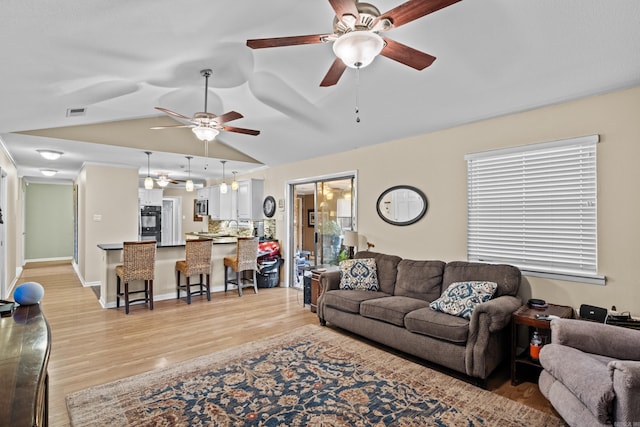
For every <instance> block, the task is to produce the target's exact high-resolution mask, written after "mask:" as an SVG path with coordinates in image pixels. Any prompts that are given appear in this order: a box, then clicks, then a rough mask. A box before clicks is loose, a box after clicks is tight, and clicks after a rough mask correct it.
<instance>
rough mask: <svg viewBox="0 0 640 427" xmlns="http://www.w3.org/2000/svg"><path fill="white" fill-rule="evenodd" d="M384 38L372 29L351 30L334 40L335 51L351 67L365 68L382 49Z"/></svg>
mask: <svg viewBox="0 0 640 427" xmlns="http://www.w3.org/2000/svg"><path fill="white" fill-rule="evenodd" d="M383 47H384V40H382V37H380V36H379V35H378V34H376V33H373V32H371V31H351V32H349V33H346V34H343V35H341V36H340V37H339V38H338V39H337V40H336V41H335V42H333V52H334V53H335V54H336V56H337V57H338V58H340V59H342V62H344V65H346V66H347V67H351V68H364V67H366V66H367V65H369V64H371V62H372V61H373V60H374V58H375V57H376V56H378V54H379V53H380V51H382V48H383Z"/></svg>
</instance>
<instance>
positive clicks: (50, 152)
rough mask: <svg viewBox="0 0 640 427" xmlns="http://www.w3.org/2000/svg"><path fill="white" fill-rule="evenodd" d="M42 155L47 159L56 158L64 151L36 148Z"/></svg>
mask: <svg viewBox="0 0 640 427" xmlns="http://www.w3.org/2000/svg"><path fill="white" fill-rule="evenodd" d="M36 151H37V152H38V153H40V155H41V156H42V157H44V158H45V159H47V160H57V159H59V158H60V156H62V155H63V154H64V153H63V152H62V151H54V150H36Z"/></svg>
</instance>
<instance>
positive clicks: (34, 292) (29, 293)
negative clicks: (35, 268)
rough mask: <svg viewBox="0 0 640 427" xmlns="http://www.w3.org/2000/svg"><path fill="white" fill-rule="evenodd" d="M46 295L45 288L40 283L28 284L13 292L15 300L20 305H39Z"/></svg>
mask: <svg viewBox="0 0 640 427" xmlns="http://www.w3.org/2000/svg"><path fill="white" fill-rule="evenodd" d="M43 295H44V288H43V287H42V285H41V284H40V283H36V282H26V283H23V284H21V285H20V286H18V287H17V288H16V290H15V291H14V292H13V299H14V300H15V301H16V302H17V303H18V304H20V305H31V304H38V303H39V302H40V300H41V299H42V296H43Z"/></svg>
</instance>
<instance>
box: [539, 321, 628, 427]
mask: <svg viewBox="0 0 640 427" xmlns="http://www.w3.org/2000/svg"><path fill="white" fill-rule="evenodd" d="M551 341H552V343H551V344H547V345H545V346H544V347H543V348H542V350H540V363H541V365H542V367H543V368H544V369H543V370H542V373H541V374H540V378H539V381H538V385H539V387H540V391H541V392H542V394H543V395H544V396H545V397H546V398H547V399H549V401H550V402H551V404H552V405H553V407H554V408H555V409H556V411H558V413H559V414H560V415H561V416H562V418H564V420H565V421H566V422H567V423H568V424H569V425H571V426H581V427H582V426H602V425H616V426H618V425H619V426H632V425H633V426H635V425H640V330H633V329H628V328H623V327H620V326H611V325H605V324H601V323H593V322H588V321H583V320H572V319H554V320H552V321H551Z"/></svg>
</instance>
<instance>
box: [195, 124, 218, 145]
mask: <svg viewBox="0 0 640 427" xmlns="http://www.w3.org/2000/svg"><path fill="white" fill-rule="evenodd" d="M191 131H192V132H193V133H194V134H196V137H197V138H198V139H199V140H200V141H207V142H211V141H213V140H214V138H215V137H216V136H218V134H219V133H220V131H219V130H218V129H216V128H212V127H210V126H196V127H194V128H191Z"/></svg>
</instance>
